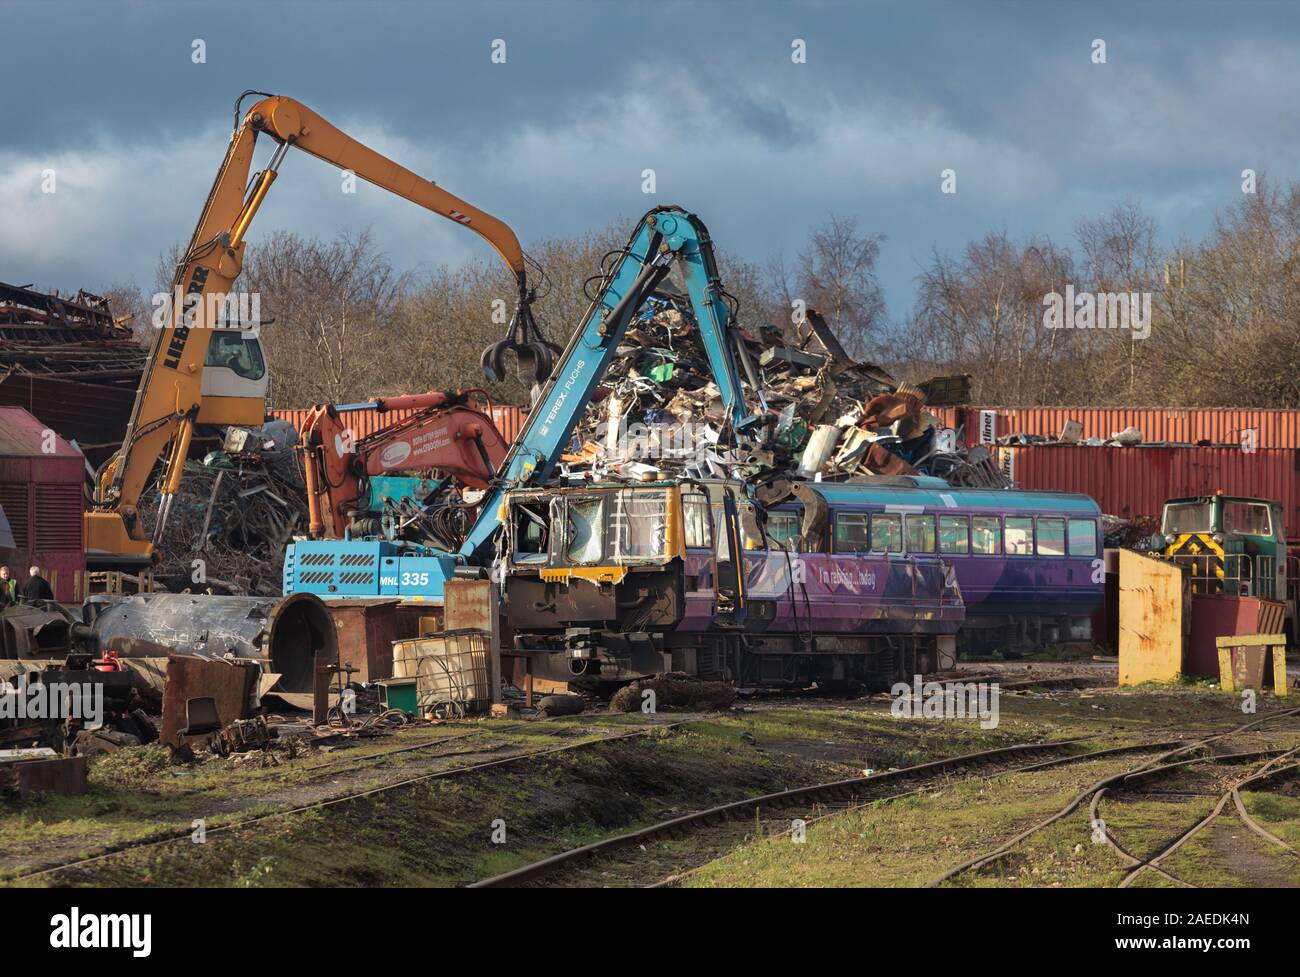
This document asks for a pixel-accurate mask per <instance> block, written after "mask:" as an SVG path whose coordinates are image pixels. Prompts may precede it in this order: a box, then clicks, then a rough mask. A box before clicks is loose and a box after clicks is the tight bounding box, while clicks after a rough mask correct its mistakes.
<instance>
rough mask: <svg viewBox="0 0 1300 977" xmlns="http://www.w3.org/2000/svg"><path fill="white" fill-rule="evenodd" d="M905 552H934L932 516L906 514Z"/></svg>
mask: <svg viewBox="0 0 1300 977" xmlns="http://www.w3.org/2000/svg"><path fill="white" fill-rule="evenodd" d="M907 552H909V553H933V552H934V516H921V515H916V514H915V513H910V512H909V513H908V514H907Z"/></svg>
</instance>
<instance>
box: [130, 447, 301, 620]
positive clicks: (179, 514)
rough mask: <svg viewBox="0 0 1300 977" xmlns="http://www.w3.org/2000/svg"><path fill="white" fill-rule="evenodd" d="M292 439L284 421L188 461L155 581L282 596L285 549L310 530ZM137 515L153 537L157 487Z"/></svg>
mask: <svg viewBox="0 0 1300 977" xmlns="http://www.w3.org/2000/svg"><path fill="white" fill-rule="evenodd" d="M297 440H298V437H297V432H296V431H295V430H294V428H293V425H291V424H289V423H287V422H285V421H272V422H271V423H269V424H266V425H264V426H262V427H260V428H255V429H252V430H245V429H244V428H235V427H232V428H227V429H226V436H225V442H224V445H223V450H220V451H212V452H209V453H208V454H207V455H206V456H205V457H204V459H203V460H202V461H201V462H198V461H188V462H186V463H185V474H184V477H183V478H182V479H181V487H180V491H179V492H178V493H177V495H176V498H175V500H174V502H173V503H172V509H171V514H170V517H169V519H168V523H167V532H166V534H165V535H164V537H163V540H162V542H161V544H160V546H159V550H160V561H159V563H158V565H157V566H156V567H155V570H154V576H155V579H156V580H158V581H159V582H161V583H164V584H166V585H167V587H168V589H169V590H173V591H182V590H189V591H191V592H205V591H215V592H224V593H236V594H266V595H277V594H279V593H280V586H281V567H282V563H283V560H284V547H285V544H286V543H287V542H289V540H290V539H291V538H292V536H293V534H294V532H301V530H302V527H303V526H305V525H306V523H307V499H306V488H305V487H304V482H303V477H302V469H301V467H300V465H299V463H298V459H297V455H296V453H295V451H294V450H293V447H294V445H295V444H296V443H297ZM141 508H142V510H143V512H144V516H145V519H144V521H145V524H146V527H145V528H146V531H149V532H151V531H152V521H153V519H154V518H155V516H156V514H157V511H158V486H157V483H156V482H155V483H153V484H152V485H151V486H150V487H149V489H148V490H146V492H145V494H144V496H143V498H142V506H141ZM196 560H201V561H202V563H201V564H200V565H196V564H195V561H196Z"/></svg>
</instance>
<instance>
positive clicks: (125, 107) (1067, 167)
mask: <svg viewBox="0 0 1300 977" xmlns="http://www.w3.org/2000/svg"><path fill="white" fill-rule="evenodd" d="M0 34H3V36H4V37H5V38H6V77H7V78H8V79H9V82H8V83H7V84H6V86H4V89H3V91H0V133H3V136H2V137H0V217H3V222H4V225H5V234H4V235H3V236H2V237H0V279H5V280H11V281H14V280H19V281H37V282H39V283H40V284H42V285H46V286H60V287H64V288H75V287H77V286H80V285H86V286H90V287H95V286H104V285H107V284H109V283H112V282H119V281H125V280H135V281H138V282H140V283H141V284H145V283H148V282H149V281H150V280H151V279H152V274H153V266H154V264H155V262H156V259H157V255H158V253H159V252H160V251H162V250H163V249H165V248H166V247H167V246H168V245H170V244H171V243H172V242H174V241H177V240H180V239H183V238H185V237H187V236H188V234H189V232H190V229H191V227H192V226H193V222H194V219H195V217H196V216H197V214H198V210H199V208H200V206H201V204H202V199H203V196H204V194H205V193H206V190H207V187H208V185H209V184H210V182H211V179H212V174H213V172H214V171H215V168H216V166H217V164H218V163H219V161H220V159H221V155H222V153H223V151H224V148H225V140H226V137H227V135H228V132H229V126H230V111H231V106H232V103H233V100H234V96H235V95H236V94H238V92H239V91H240V90H242V89H244V88H259V89H264V90H267V91H272V92H277V93H283V94H289V95H293V96H294V97H296V98H299V99H301V100H303V101H304V102H306V103H307V104H309V105H311V106H312V107H313V108H315V109H317V110H318V111H320V112H321V113H322V114H324V115H325V116H326V117H327V118H330V119H331V120H332V121H334V122H336V123H337V124H339V125H341V126H343V127H345V128H347V129H348V130H349V131H350V132H353V133H354V134H355V135H357V136H358V137H359V138H362V139H364V140H367V141H370V142H372V143H373V144H374V145H375V147H376V148H377V149H379V150H380V151H382V152H385V153H387V154H388V155H390V156H392V157H394V158H395V159H397V160H399V161H400V162H403V163H404V164H406V165H408V166H410V167H411V168H412V169H415V170H417V171H419V172H421V173H425V174H427V175H429V176H431V177H434V178H436V179H438V180H439V181H440V182H443V183H445V184H446V185H447V186H448V187H449V188H451V189H453V190H454V191H455V192H457V193H460V194H461V195H463V196H465V197H466V198H468V199H469V200H471V201H473V202H475V203H477V204H480V205H482V206H483V207H485V208H486V209H488V210H490V211H492V212H494V213H497V214H499V215H501V216H503V217H505V218H506V219H507V220H509V221H510V222H511V223H512V224H513V225H514V226H515V227H516V228H517V229H518V231H519V232H520V235H521V236H522V237H523V238H524V239H525V241H528V240H535V239H539V238H543V237H549V236H555V235H560V234H567V233H573V232H576V231H579V230H582V229H585V228H587V227H594V226H604V225H605V224H607V223H608V222H609V221H610V220H612V219H617V218H623V217H628V216H632V215H636V214H639V213H641V212H643V211H644V210H645V209H647V207H649V206H651V205H653V204H655V203H662V202H666V201H673V202H679V203H682V204H684V205H686V206H689V207H691V208H693V209H695V210H697V211H699V212H700V213H701V215H703V216H704V217H705V218H706V220H707V221H708V223H709V226H710V228H711V230H712V231H713V233H714V235H715V238H716V239H717V241H718V242H719V244H720V245H721V246H722V247H724V248H726V249H727V250H729V251H731V252H733V253H736V254H739V255H741V256H742V257H745V258H749V259H751V260H758V261H762V260H764V259H766V257H767V256H769V255H770V254H772V253H774V252H779V251H784V252H785V253H786V254H787V255H790V254H792V253H793V251H795V250H796V249H797V248H798V247H799V246H800V244H801V242H802V241H803V240H804V238H805V237H806V234H807V231H808V228H809V227H810V226H811V225H813V224H816V223H818V222H820V221H821V220H823V219H825V217H826V216H827V214H829V213H831V212H835V213H842V214H850V215H853V216H856V217H858V218H859V220H860V222H861V225H862V226H863V228H865V229H870V230H875V231H880V232H883V233H885V234H886V235H887V236H888V241H887V243H886V245H885V247H884V250H883V252H882V258H881V273H882V279H883V283H884V286H885V290H886V296H887V298H888V301H889V304H890V309H891V312H893V313H894V314H895V315H901V314H903V313H904V312H905V311H906V310H907V308H908V307H909V306H910V304H911V300H912V279H913V276H914V275H915V273H916V270H917V267H918V264H919V263H920V262H923V261H924V260H925V259H926V257H927V255H928V254H929V253H930V251H931V249H932V248H934V247H938V248H939V249H940V250H944V251H955V250H958V249H960V248H961V247H962V246H963V244H964V243H965V241H966V240H968V239H969V238H971V237H976V236H981V235H982V234H984V233H985V232H986V231H988V230H991V229H1000V228H1004V227H1005V228H1006V229H1007V230H1008V231H1010V232H1011V233H1012V234H1013V235H1016V236H1023V235H1026V234H1030V233H1034V232H1046V233H1050V234H1052V235H1054V236H1057V237H1059V238H1062V239H1065V238H1068V236H1069V234H1070V230H1071V228H1072V227H1073V224H1074V222H1075V221H1076V220H1077V219H1078V218H1080V217H1084V216H1090V215H1092V214H1095V213H1098V212H1100V211H1103V210H1105V209H1107V208H1108V207H1110V206H1111V205H1113V204H1115V203H1118V202H1120V201H1123V200H1129V199H1138V200H1141V201H1142V203H1143V204H1144V205H1145V206H1146V207H1147V209H1148V210H1149V211H1150V212H1151V213H1152V214H1153V215H1154V216H1155V217H1156V218H1157V219H1158V220H1159V221H1160V223H1161V226H1162V229H1163V230H1164V232H1165V233H1166V234H1167V235H1168V236H1170V237H1175V236H1178V235H1180V234H1192V235H1196V234H1199V233H1201V232H1202V231H1203V230H1204V228H1205V227H1206V226H1208V224H1209V222H1210V220H1211V218H1212V215H1213V212H1214V210H1215V209H1217V208H1219V207H1222V206H1225V205H1227V204H1230V203H1232V202H1233V201H1234V200H1235V199H1237V198H1238V197H1239V191H1238V187H1239V182H1240V171H1241V170H1242V169H1244V168H1247V167H1250V168H1254V169H1257V170H1260V171H1268V172H1269V173H1270V174H1271V175H1272V176H1274V177H1275V178H1279V179H1292V178H1294V175H1295V173H1294V160H1295V159H1296V158H1297V149H1300V147H1298V146H1297V145H1296V143H1297V138H1296V134H1295V127H1294V126H1293V125H1291V124H1290V118H1291V114H1292V113H1293V109H1292V108H1291V105H1290V103H1291V101H1292V100H1293V96H1292V93H1293V92H1294V91H1295V90H1296V84H1295V83H1296V81H1297V80H1300V79H1297V74H1300V69H1298V68H1297V65H1300V60H1297V58H1296V41H1297V37H1298V36H1300V32H1298V31H1297V15H1296V13H1293V12H1292V10H1291V9H1290V8H1289V7H1287V6H1285V5H1281V4H1278V5H1274V4H1258V5H1256V4H1236V5H1230V4H1218V3H1206V4H1197V3H1177V4H1175V3H1169V4H1150V5H1146V6H1141V7H1139V6H1137V5H1135V4H1132V3H1122V4H1119V3H1117V4H1077V5H1064V4H1028V3H1026V4H1014V3H1000V4H978V3H950V4H929V5H927V4H901V3H900V4H878V5H866V4H832V3H825V4H810V5H790V4H777V3H755V2H751V3H714V4H707V3H702V2H696V3H655V4H646V5H639V6H638V5H629V4H624V3H619V4H615V3H597V2H588V3H551V2H536V3H514V4H490V3H488V4H469V3H465V4H443V3H432V4H421V3H364V4H362V3H357V4H354V3H311V4H308V3H266V2H262V3H249V4H243V3H226V4H222V5H212V4H185V3H168V4H155V3H122V4H114V3H106V2H105V3H90V2H86V3H71V2H62V3H59V2H54V3H39V4H36V3H33V4H26V3H6V4H3V5H0ZM195 38H202V39H203V40H204V41H205V42H206V45H207V63H206V64H203V65H195V64H193V63H192V62H191V59H190V52H191V42H192V41H193V40H194V39H195ZM494 38H503V39H505V40H506V42H507V52H508V55H507V63H506V64H505V65H494V64H492V63H491V61H490V59H489V51H490V44H491V42H492V40H493V39H494ZM795 38H800V39H803V40H804V41H805V42H806V44H807V51H808V63H807V64H803V65H794V64H792V63H791V60H790V50H791V47H790V45H791V41H792V40H793V39H795ZM1094 38H1103V39H1104V40H1105V41H1106V44H1107V61H1108V63H1107V64H1105V65H1094V64H1092V63H1091V61H1090V60H1089V53H1090V44H1091V42H1092V40H1093V39H1094ZM15 79H18V80H21V83H15ZM51 167H52V168H54V169H55V170H56V171H57V172H58V173H59V175H60V184H59V186H60V190H59V193H58V194H56V195H54V196H48V195H42V194H41V193H40V185H39V177H40V173H41V171H42V170H44V169H46V168H51ZM645 168H654V169H655V170H656V173H657V176H658V182H659V193H658V195H657V197H654V198H650V197H647V196H644V195H643V194H641V193H640V174H641V171H642V170H643V169H645ZM945 168H953V169H955V170H956V171H957V173H958V193H957V195H956V196H955V197H945V196H943V195H941V194H940V193H939V174H940V171H941V170H943V169H945ZM284 173H285V179H283V180H282V181H280V182H278V183H277V185H276V187H275V190H274V191H273V199H272V200H271V201H270V202H268V204H267V207H266V209H265V210H264V212H263V214H262V215H261V216H260V217H259V220H258V224H257V226H256V228H255V230H254V234H253V237H252V240H253V241H254V242H255V241H256V239H257V235H258V234H259V233H264V232H265V231H267V230H270V229H273V228H277V227H288V228H292V229H295V230H299V231H302V232H304V233H311V234H321V235H326V236H328V235H332V234H333V233H335V232H336V231H337V230H339V229H340V228H344V227H362V226H367V225H370V226H373V229H374V234H375V237H376V240H377V241H379V242H380V243H381V245H382V246H383V247H384V248H385V249H386V250H387V251H388V253H389V255H390V257H391V258H392V259H393V260H394V262H395V263H396V264H398V265H399V266H401V267H411V268H416V269H420V268H427V267H431V266H433V265H435V264H437V263H439V262H455V261H459V260H462V259H464V258H465V257H467V256H483V255H485V254H486V253H487V252H486V249H485V248H484V247H483V246H482V245H481V243H480V242H477V241H476V240H475V239H474V238H473V237H472V235H466V234H465V233H464V232H463V231H462V230H461V229H459V228H455V227H452V226H450V225H448V224H446V223H438V222H436V221H433V220H431V219H430V218H429V217H428V215H425V214H422V213H420V212H417V211H415V210H414V209H413V208H411V207H410V206H409V205H405V204H403V203H402V202H400V201H397V200H391V199H385V198H384V197H383V195H382V194H380V193H378V192H376V191H370V192H363V193H360V194H357V195H356V197H355V198H348V199H341V197H340V195H339V193H338V180H337V174H336V173H333V172H332V171H330V169H329V168H328V167H325V166H324V165H322V164H320V163H318V162H317V161H314V160H309V159H306V158H299V157H294V156H291V158H290V160H289V162H288V163H287V164H286V167H285V171H284Z"/></svg>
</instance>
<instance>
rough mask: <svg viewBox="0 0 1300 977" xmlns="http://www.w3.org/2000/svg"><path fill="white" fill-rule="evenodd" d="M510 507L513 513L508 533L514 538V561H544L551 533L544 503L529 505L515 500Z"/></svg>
mask: <svg viewBox="0 0 1300 977" xmlns="http://www.w3.org/2000/svg"><path fill="white" fill-rule="evenodd" d="M510 509H511V511H512V513H513V519H512V525H511V531H510V535H511V538H512V539H513V540H514V562H515V563H545V562H546V555H547V549H548V547H549V546H550V535H551V534H550V532H549V527H550V523H549V522H548V521H547V513H546V505H545V503H533V504H531V505H529V504H525V503H523V502H517V503H515V504H513V505H512V506H511V507H510Z"/></svg>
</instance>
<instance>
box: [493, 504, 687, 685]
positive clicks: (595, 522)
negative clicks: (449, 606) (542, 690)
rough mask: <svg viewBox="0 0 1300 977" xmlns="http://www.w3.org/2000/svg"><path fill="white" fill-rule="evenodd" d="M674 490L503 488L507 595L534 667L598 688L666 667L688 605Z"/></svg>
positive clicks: (517, 637)
mask: <svg viewBox="0 0 1300 977" xmlns="http://www.w3.org/2000/svg"><path fill="white" fill-rule="evenodd" d="M675 493H676V489H675V488H674V487H673V486H670V485H663V484H651V485H644V486H642V485H638V486H633V487H629V486H626V485H622V484H619V485H594V486H584V487H582V488H573V489H568V488H564V489H539V490H515V491H510V492H507V493H506V496H505V504H504V511H503V520H504V532H503V533H502V543H501V545H502V547H503V549H504V552H503V556H504V559H503V561H502V562H503V568H504V574H503V586H502V595H503V600H504V602H505V605H506V611H507V614H508V616H509V620H510V623H511V628H512V630H513V632H514V646H515V651H516V653H517V654H523V655H527V656H528V657H529V658H530V659H531V666H532V670H533V675H534V676H535V677H540V678H545V679H548V680H551V681H559V682H569V683H573V684H575V685H579V686H583V687H589V688H599V687H600V686H601V685H606V684H614V683H620V682H626V681H629V680H631V679H634V678H638V677H641V676H645V675H653V674H655V673H656V672H661V671H663V670H664V638H663V636H664V633H665V632H666V631H671V630H672V629H674V628H675V627H676V626H677V624H678V623H679V622H680V621H681V619H682V616H683V614H684V611H685V594H684V591H683V576H682V549H681V546H682V544H681V533H680V527H679V525H678V524H679V522H680V508H679V506H678V505H677V504H676V501H677V500H676V496H675Z"/></svg>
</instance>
